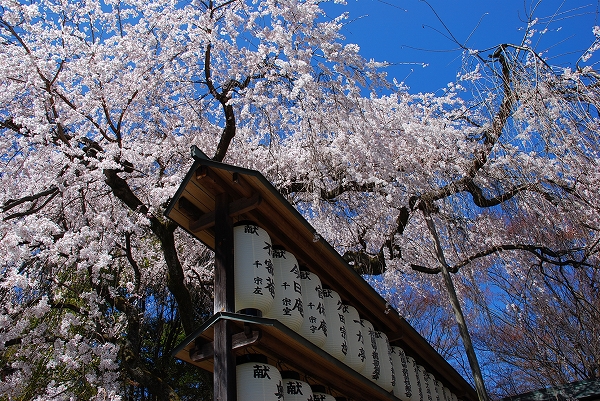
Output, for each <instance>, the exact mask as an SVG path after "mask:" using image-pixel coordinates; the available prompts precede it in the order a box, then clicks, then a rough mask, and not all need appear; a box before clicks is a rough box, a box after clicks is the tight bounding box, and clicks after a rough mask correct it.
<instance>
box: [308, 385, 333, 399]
mask: <svg viewBox="0 0 600 401" xmlns="http://www.w3.org/2000/svg"><path fill="white" fill-rule="evenodd" d="M310 388H311V389H312V393H313V400H314V401H336V399H335V397H334V396H332V395H330V394H327V392H326V390H325V386H321V385H313V386H310Z"/></svg>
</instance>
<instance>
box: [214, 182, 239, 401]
mask: <svg viewBox="0 0 600 401" xmlns="http://www.w3.org/2000/svg"><path fill="white" fill-rule="evenodd" d="M229 203H230V198H229V195H228V194H227V193H220V194H218V195H217V196H216V198H215V272H214V275H215V279H214V280H215V287H214V292H215V299H214V310H215V313H218V312H221V311H224V312H235V298H234V285H233V219H232V218H231V217H230V216H229ZM231 346H232V322H230V321H229V320H220V321H218V322H216V323H215V332H214V366H215V369H214V375H213V388H214V400H215V401H236V397H237V395H236V377H235V357H234V354H233V351H232V350H231Z"/></svg>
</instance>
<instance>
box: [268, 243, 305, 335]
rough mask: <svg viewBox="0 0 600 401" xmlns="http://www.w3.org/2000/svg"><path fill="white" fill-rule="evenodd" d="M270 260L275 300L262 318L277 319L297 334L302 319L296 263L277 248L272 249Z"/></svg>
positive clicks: (298, 272)
mask: <svg viewBox="0 0 600 401" xmlns="http://www.w3.org/2000/svg"><path fill="white" fill-rule="evenodd" d="M272 260H273V280H274V282H275V299H274V301H273V305H272V307H271V309H270V310H269V311H268V312H267V313H266V314H264V315H263V316H265V317H269V318H272V319H277V320H279V321H280V322H281V323H283V324H285V325H286V326H287V327H289V328H290V329H292V330H294V331H296V332H298V331H300V327H301V326H302V321H303V319H304V309H303V305H302V283H301V279H300V268H299V267H298V261H297V260H296V257H295V256H294V255H292V254H291V253H289V252H287V251H285V250H283V249H278V248H273V254H272Z"/></svg>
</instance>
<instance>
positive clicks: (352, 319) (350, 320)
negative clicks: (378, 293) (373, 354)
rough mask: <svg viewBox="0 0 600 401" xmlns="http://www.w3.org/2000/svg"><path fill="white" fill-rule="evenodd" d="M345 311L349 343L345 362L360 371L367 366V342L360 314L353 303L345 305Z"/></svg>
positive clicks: (347, 341)
mask: <svg viewBox="0 0 600 401" xmlns="http://www.w3.org/2000/svg"><path fill="white" fill-rule="evenodd" d="M343 311H344V317H345V321H346V343H347V345H348V353H347V354H346V358H345V359H344V363H345V364H346V365H348V366H349V367H350V368H351V369H354V370H355V371H357V372H359V373H360V372H362V371H363V369H364V368H365V344H364V335H363V327H362V324H361V323H360V316H359V315H358V311H357V310H356V308H355V307H354V306H351V305H344V306H343Z"/></svg>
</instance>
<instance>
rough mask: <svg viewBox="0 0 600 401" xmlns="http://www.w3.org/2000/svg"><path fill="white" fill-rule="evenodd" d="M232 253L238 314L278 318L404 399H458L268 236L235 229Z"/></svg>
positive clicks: (250, 227) (255, 229)
mask: <svg viewBox="0 0 600 401" xmlns="http://www.w3.org/2000/svg"><path fill="white" fill-rule="evenodd" d="M234 250H235V253H234V284H235V304H236V310H237V311H239V310H244V309H256V310H260V311H261V312H262V316H264V317H268V318H273V319H277V320H279V321H280V322H282V323H283V324H285V325H286V326H288V327H289V328H290V329H292V330H294V331H296V332H297V333H299V334H300V335H301V336H302V337H304V338H306V339H307V340H309V341H311V342H312V343H313V344H315V345H316V346H318V347H321V348H322V349H323V350H325V351H326V352H328V353H329V354H330V355H332V356H333V357H335V358H337V359H338V360H340V361H342V362H344V363H345V364H346V365H347V366H349V367H350V368H352V369H354V370H355V371H357V372H359V373H361V374H362V375H363V376H365V377H367V378H368V379H370V380H371V381H373V382H374V383H376V384H377V385H379V386H380V387H382V388H383V389H384V390H386V391H388V392H392V391H393V393H394V395H395V396H396V397H398V398H400V399H401V400H403V401H457V397H456V396H455V395H454V394H453V393H452V392H450V390H449V389H448V388H447V387H444V386H443V385H442V383H441V382H440V381H439V380H436V379H435V377H434V376H433V375H432V374H431V373H429V372H427V371H426V370H425V368H423V367H422V366H420V365H418V364H417V363H416V362H415V360H414V359H413V358H411V357H410V356H407V355H405V353H404V351H403V350H402V349H401V348H400V347H396V346H393V347H392V346H390V344H389V341H388V338H387V336H386V335H385V333H383V332H381V331H377V330H375V329H374V328H373V325H372V324H371V322H369V321H368V320H366V319H361V318H360V316H359V314H358V311H357V310H356V308H354V307H353V306H351V305H347V304H344V303H343V302H342V300H341V299H340V296H339V295H338V293H337V292H335V291H333V290H331V289H328V288H323V285H322V283H321V280H320V279H319V277H318V276H317V275H316V274H314V273H311V272H309V271H306V270H301V269H300V267H299V264H298V262H297V260H296V258H295V257H294V255H292V254H291V253H289V252H287V251H285V250H284V249H277V248H273V247H272V245H271V239H270V238H269V235H268V234H267V233H266V231H264V230H263V229H262V228H260V227H259V226H258V225H256V224H254V223H242V224H239V225H237V226H236V227H234ZM265 366H268V365H265ZM244 369H246V368H244ZM244 369H242V368H241V365H238V370H240V372H238V385H239V384H240V383H239V381H240V379H239V378H240V377H242V378H245V377H246V376H248V377H249V373H244V372H245V370H244ZM247 369H250V367H247ZM269 369H270V370H272V371H275V370H276V369H275V368H273V367H269ZM240 375H241V376H240ZM252 378H255V377H254V376H253V377H252ZM298 383H300V381H298ZM284 387H285V386H284ZM269 391H270V390H269ZM284 398H285V399H286V400H287V399H288V397H285V396H284ZM238 399H240V400H259V399H262V398H246V397H245V396H244V397H243V398H238ZM267 399H269V400H270V399H273V400H276V399H280V398H267ZM290 399H293V400H297V399H298V400H300V399H301V398H290ZM302 399H305V398H302ZM313 399H314V398H313ZM322 399H323V400H329V399H328V398H322ZM331 399H333V398H331Z"/></svg>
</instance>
